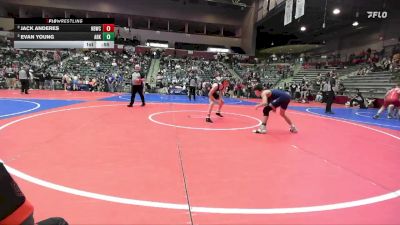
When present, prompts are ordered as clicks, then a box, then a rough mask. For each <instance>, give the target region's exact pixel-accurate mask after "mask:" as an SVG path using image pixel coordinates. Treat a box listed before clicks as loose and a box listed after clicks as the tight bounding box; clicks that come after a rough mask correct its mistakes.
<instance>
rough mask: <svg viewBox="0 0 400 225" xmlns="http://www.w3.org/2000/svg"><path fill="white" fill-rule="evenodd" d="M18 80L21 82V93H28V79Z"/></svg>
mask: <svg viewBox="0 0 400 225" xmlns="http://www.w3.org/2000/svg"><path fill="white" fill-rule="evenodd" d="M20 82H21V93H25V94H28V90H29V80H28V79H20Z"/></svg>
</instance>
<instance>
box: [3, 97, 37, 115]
mask: <svg viewBox="0 0 400 225" xmlns="http://www.w3.org/2000/svg"><path fill="white" fill-rule="evenodd" d="M0 101H15V102H27V103H31V104H34V105H35V107H33V108H30V109H28V110H24V111H20V112H15V113H9V114H4V115H0V118H2V117H7V116H14V115H19V114H22V113H27V112H30V111H33V110H36V109H38V108H40V104H39V103H37V102H33V101H27V100H19V99H0Z"/></svg>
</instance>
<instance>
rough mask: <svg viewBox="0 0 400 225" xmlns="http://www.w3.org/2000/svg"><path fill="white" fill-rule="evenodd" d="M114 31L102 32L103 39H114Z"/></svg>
mask: <svg viewBox="0 0 400 225" xmlns="http://www.w3.org/2000/svg"><path fill="white" fill-rule="evenodd" d="M114 38H115V33H114V32H103V41H114Z"/></svg>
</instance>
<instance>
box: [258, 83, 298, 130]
mask: <svg viewBox="0 0 400 225" xmlns="http://www.w3.org/2000/svg"><path fill="white" fill-rule="evenodd" d="M254 94H255V95H256V96H257V97H261V99H262V101H261V103H260V104H257V105H256V110H257V109H258V108H260V107H262V106H264V110H263V115H264V117H263V118H262V123H261V125H260V127H259V128H258V129H257V130H253V133H256V134H265V133H267V128H266V126H267V122H268V117H269V112H270V111H271V110H272V111H274V112H275V111H276V108H278V107H281V110H280V114H281V116H282V117H283V118H284V119H285V121H286V122H287V123H288V124H289V125H290V129H289V131H290V132H292V133H297V129H296V126H295V125H294V124H293V122H292V121H291V120H290V118H289V117H288V116H287V115H286V113H285V112H286V109H287V108H288V105H289V102H290V97H291V96H290V95H289V94H288V93H286V92H285V91H282V90H267V89H264V87H263V86H262V85H261V84H259V85H256V86H255V87H254Z"/></svg>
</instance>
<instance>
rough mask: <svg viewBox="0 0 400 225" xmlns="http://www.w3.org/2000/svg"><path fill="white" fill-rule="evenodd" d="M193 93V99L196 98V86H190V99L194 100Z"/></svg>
mask: <svg viewBox="0 0 400 225" xmlns="http://www.w3.org/2000/svg"><path fill="white" fill-rule="evenodd" d="M192 95H193V100H196V87H191V86H190V87H189V100H190V101H191V100H192Z"/></svg>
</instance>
